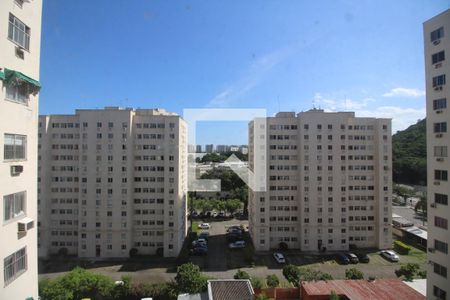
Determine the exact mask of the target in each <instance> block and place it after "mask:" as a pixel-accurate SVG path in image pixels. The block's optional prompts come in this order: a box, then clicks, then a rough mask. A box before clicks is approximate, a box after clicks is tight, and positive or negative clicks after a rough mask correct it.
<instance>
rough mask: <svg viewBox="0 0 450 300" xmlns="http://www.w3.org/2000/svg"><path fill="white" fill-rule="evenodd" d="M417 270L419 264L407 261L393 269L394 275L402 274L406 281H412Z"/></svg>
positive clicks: (399, 275)
mask: <svg viewBox="0 0 450 300" xmlns="http://www.w3.org/2000/svg"><path fill="white" fill-rule="evenodd" d="M419 270H420V266H419V264H414V263H408V264H406V265H403V266H401V267H400V269H397V270H395V275H397V277H401V276H403V277H404V278H405V280H406V281H412V280H413V279H414V276H415V275H416V274H418V272H419Z"/></svg>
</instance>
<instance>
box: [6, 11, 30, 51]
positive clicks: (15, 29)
mask: <svg viewBox="0 0 450 300" xmlns="http://www.w3.org/2000/svg"><path fill="white" fill-rule="evenodd" d="M8 38H9V39H11V40H12V41H13V42H14V43H16V44H17V45H19V46H21V47H22V48H25V49H26V50H30V28H29V27H28V26H26V25H25V24H24V23H23V22H22V21H20V20H19V19H17V18H16V17H15V16H14V15H13V14H9V28H8Z"/></svg>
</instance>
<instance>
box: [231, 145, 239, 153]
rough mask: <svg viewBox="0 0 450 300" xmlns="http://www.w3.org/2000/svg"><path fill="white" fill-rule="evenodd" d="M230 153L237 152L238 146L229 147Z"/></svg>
mask: <svg viewBox="0 0 450 300" xmlns="http://www.w3.org/2000/svg"><path fill="white" fill-rule="evenodd" d="M230 151H231V152H238V151H239V146H230Z"/></svg>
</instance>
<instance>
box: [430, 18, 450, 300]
mask: <svg viewBox="0 0 450 300" xmlns="http://www.w3.org/2000/svg"><path fill="white" fill-rule="evenodd" d="M424 43H425V74H426V98H427V104H426V105H427V172H428V174H427V182H428V187H427V189H428V191H427V197H428V262H429V264H428V270H427V295H428V299H450V274H449V269H450V256H449V253H448V245H449V243H450V232H449V230H448V229H449V228H448V222H449V220H450V207H449V206H448V198H449V195H450V184H449V182H448V172H449V170H450V161H449V159H448V148H449V147H450V136H449V134H448V129H447V127H448V126H449V124H450V111H449V109H448V101H449V98H450V88H449V86H448V84H447V83H446V76H447V75H449V76H450V64H449V62H448V58H449V55H450V10H447V11H445V12H443V13H441V14H439V15H437V16H435V17H434V18H432V19H430V20H428V21H426V22H425V23H424ZM446 56H447V57H446Z"/></svg>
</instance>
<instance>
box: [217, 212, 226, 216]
mask: <svg viewBox="0 0 450 300" xmlns="http://www.w3.org/2000/svg"><path fill="white" fill-rule="evenodd" d="M218 217H219V218H225V217H226V214H225V213H224V212H223V211H221V212H220V213H219V215H218Z"/></svg>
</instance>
